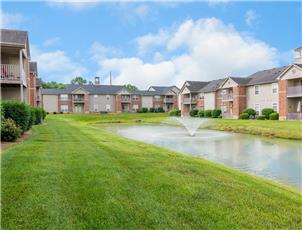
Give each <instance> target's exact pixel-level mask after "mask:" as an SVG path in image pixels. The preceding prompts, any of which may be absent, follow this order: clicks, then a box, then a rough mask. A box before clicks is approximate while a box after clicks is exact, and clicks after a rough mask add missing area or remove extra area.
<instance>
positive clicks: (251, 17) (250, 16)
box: [245, 10, 258, 27]
mask: <svg viewBox="0 0 302 230" xmlns="http://www.w3.org/2000/svg"><path fill="white" fill-rule="evenodd" d="M257 19H258V16H257V14H256V13H255V12H254V11H253V10H248V11H247V12H246V13H245V23H246V24H247V25H248V26H250V27H252V26H253V25H254V23H255V22H256V20H257Z"/></svg>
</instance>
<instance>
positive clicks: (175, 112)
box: [169, 109, 181, 117]
mask: <svg viewBox="0 0 302 230" xmlns="http://www.w3.org/2000/svg"><path fill="white" fill-rule="evenodd" d="M169 115H170V116H174V117H180V116H181V111H180V110H179V109H172V110H171V111H170V112H169Z"/></svg>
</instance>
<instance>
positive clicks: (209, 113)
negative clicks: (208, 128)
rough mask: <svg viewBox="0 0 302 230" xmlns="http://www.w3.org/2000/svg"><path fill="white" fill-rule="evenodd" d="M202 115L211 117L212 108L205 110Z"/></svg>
mask: <svg viewBox="0 0 302 230" xmlns="http://www.w3.org/2000/svg"><path fill="white" fill-rule="evenodd" d="M204 117H212V110H210V109H207V110H205V111H204Z"/></svg>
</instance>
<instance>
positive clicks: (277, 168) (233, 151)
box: [106, 125, 302, 190]
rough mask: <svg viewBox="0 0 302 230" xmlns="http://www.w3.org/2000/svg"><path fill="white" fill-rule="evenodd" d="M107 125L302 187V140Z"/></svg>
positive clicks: (157, 142)
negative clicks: (189, 132)
mask: <svg viewBox="0 0 302 230" xmlns="http://www.w3.org/2000/svg"><path fill="white" fill-rule="evenodd" d="M106 129H107V130H110V131H113V132H116V133H118V134H120V135H122V136H124V137H127V138H131V139H135V140H139V141H143V142H146V143H150V144H154V145H158V146H163V147H166V148H169V149H172V150H176V151H178V152H182V153H184V154H187V155H190V156H193V157H202V158H205V159H208V160H211V161H215V162H218V163H222V164H225V165H227V166H231V167H233V168H236V169H240V170H243V171H246V172H249V173H251V174H254V175H258V176H263V177H266V178H269V179H272V180H274V181H277V182H279V183H282V184H285V185H289V186H292V187H296V188H298V189H299V190H302V151H301V150H302V145H301V142H299V141H291V140H282V139H273V138H265V137H259V136H253V135H245V134H234V133H228V132H220V131H212V130H203V129H200V130H198V131H197V132H196V134H195V136H193V137H191V136H190V135H189V134H188V132H187V131H186V130H185V128H183V127H178V126H168V125H133V126H129V125H111V126H110V127H109V126H108V127H106Z"/></svg>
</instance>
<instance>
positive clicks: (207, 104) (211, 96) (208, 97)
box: [204, 92, 215, 109]
mask: <svg viewBox="0 0 302 230" xmlns="http://www.w3.org/2000/svg"><path fill="white" fill-rule="evenodd" d="M204 109H215V92H212V93H205V94H204Z"/></svg>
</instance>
